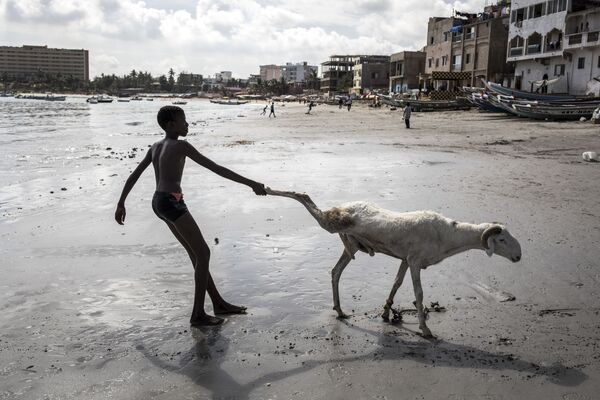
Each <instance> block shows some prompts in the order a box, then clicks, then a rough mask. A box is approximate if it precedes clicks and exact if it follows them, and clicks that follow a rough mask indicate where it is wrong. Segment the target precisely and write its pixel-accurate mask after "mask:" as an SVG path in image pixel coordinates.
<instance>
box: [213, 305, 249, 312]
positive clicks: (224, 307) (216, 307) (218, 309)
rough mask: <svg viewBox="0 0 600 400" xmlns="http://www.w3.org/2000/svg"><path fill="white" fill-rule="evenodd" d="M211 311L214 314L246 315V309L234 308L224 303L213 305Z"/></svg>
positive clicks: (242, 307)
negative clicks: (212, 310)
mask: <svg viewBox="0 0 600 400" xmlns="http://www.w3.org/2000/svg"><path fill="white" fill-rule="evenodd" d="M213 309H214V311H215V314H246V307H244V306H235V305H233V304H229V303H227V302H224V303H223V304H219V305H214V306H213Z"/></svg>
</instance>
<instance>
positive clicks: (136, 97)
mask: <svg viewBox="0 0 600 400" xmlns="http://www.w3.org/2000/svg"><path fill="white" fill-rule="evenodd" d="M131 100H133V101H142V100H144V99H142V98H141V97H140V96H133V97H132V98H131Z"/></svg>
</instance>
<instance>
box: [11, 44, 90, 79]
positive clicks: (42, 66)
mask: <svg viewBox="0 0 600 400" xmlns="http://www.w3.org/2000/svg"><path fill="white" fill-rule="evenodd" d="M39 73H46V74H52V75H62V76H65V77H66V76H71V77H73V78H77V79H80V80H82V81H88V80H89V79H90V70H89V53H88V51H87V50H83V49H81V50H72V49H52V48H48V46H22V47H12V46H0V75H4V76H7V77H10V78H20V79H30V78H34V77H35V76H36V75H37V74H39Z"/></svg>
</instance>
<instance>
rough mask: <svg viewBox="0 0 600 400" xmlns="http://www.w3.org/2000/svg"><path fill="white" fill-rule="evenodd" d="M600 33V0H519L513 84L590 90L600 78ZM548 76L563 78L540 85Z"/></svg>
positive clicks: (511, 46)
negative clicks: (589, 87) (541, 0)
mask: <svg viewBox="0 0 600 400" xmlns="http://www.w3.org/2000/svg"><path fill="white" fill-rule="evenodd" d="M599 35H600V2H598V1H589V0H588V1H586V0H551V1H543V2H540V1H539V0H537V1H536V0H519V1H517V2H515V1H513V4H512V11H511V18H510V30H509V42H508V50H507V55H508V58H507V59H508V61H510V62H513V63H514V65H515V75H514V82H513V85H512V87H513V88H516V89H520V90H526V91H542V92H548V93H570V94H575V95H582V94H585V93H586V92H587V91H588V85H592V86H594V85H595V82H596V81H595V80H594V78H596V77H600V41H599ZM544 79H549V80H551V81H554V80H556V79H558V81H556V82H554V83H552V84H551V85H549V86H548V87H547V88H543V87H541V88H540V85H539V83H540V81H542V80H544ZM596 94H598V92H597V91H596Z"/></svg>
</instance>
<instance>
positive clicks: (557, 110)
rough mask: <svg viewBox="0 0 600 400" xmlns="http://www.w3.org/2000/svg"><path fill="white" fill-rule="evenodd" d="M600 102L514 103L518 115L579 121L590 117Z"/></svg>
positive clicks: (513, 106)
mask: <svg viewBox="0 0 600 400" xmlns="http://www.w3.org/2000/svg"><path fill="white" fill-rule="evenodd" d="M599 106H600V103H598V102H596V103H594V102H591V103H580V104H560V105H558V104H557V105H554V104H552V105H551V104H519V103H514V104H512V108H513V109H514V110H515V111H516V113H517V115H519V116H521V117H526V118H532V119H543V120H553V121H577V120H579V119H581V117H583V118H586V119H589V118H591V117H592V114H593V113H594V110H595V109H596V108H598V107H599Z"/></svg>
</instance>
